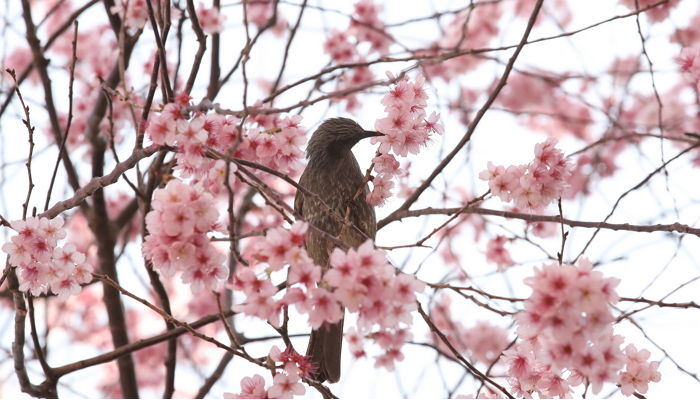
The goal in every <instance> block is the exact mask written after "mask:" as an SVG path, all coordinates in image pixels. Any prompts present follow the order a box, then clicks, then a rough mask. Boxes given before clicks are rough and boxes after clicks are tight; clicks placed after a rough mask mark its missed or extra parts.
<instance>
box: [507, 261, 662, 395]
mask: <svg viewBox="0 0 700 400" xmlns="http://www.w3.org/2000/svg"><path fill="white" fill-rule="evenodd" d="M618 283H619V280H618V279H615V278H606V277H604V276H603V274H602V273H601V272H600V271H594V270H592V266H591V264H590V263H589V262H588V261H586V260H581V261H579V263H578V265H577V266H574V265H561V266H560V265H556V264H550V265H545V266H543V267H542V268H541V269H540V268H538V269H536V270H535V274H534V276H532V277H530V278H527V279H525V284H526V285H528V286H530V287H531V288H532V290H533V293H532V294H531V295H530V297H529V298H528V299H527V300H526V301H525V309H524V310H523V311H522V312H520V313H518V314H517V315H516V316H515V320H516V324H517V333H518V336H519V337H520V339H522V340H521V341H520V342H519V343H518V344H517V345H516V346H515V347H514V348H513V349H510V350H508V351H506V352H504V355H503V360H504V361H505V363H506V365H507V367H508V373H509V376H510V378H509V383H510V384H511V385H512V387H513V388H514V390H515V392H516V394H518V395H528V396H529V395H530V394H532V393H534V392H537V393H538V394H539V395H540V397H567V396H568V395H569V394H570V391H571V386H577V385H580V384H581V383H583V382H584V381H587V382H588V383H589V384H590V385H591V389H592V391H593V393H594V394H596V393H598V392H599V391H600V390H601V388H602V386H603V384H604V383H606V382H612V383H619V384H621V385H627V386H626V388H625V394H629V393H630V389H629V388H631V387H633V388H634V389H637V390H639V391H640V393H645V392H646V385H647V384H648V382H649V381H658V380H659V379H660V375H659V374H658V372H657V371H656V367H657V366H658V363H647V362H646V359H647V358H648V357H649V353H648V352H640V353H639V354H637V353H636V351H635V348H634V346H628V348H627V349H628V351H627V352H626V353H627V354H623V352H622V350H621V349H620V346H621V344H622V342H623V341H624V338H623V337H622V336H619V335H615V334H614V333H613V323H614V321H615V318H614V316H613V315H612V312H611V304H614V303H615V302H617V299H618V297H617V294H616V292H615V287H616V286H617V284H618ZM625 364H626V365H627V372H621V373H620V371H621V370H622V367H623V366H624V365H625ZM564 371H569V375H568V376H567V377H566V379H565V378H564V377H563V376H562V374H563V373H564Z"/></svg>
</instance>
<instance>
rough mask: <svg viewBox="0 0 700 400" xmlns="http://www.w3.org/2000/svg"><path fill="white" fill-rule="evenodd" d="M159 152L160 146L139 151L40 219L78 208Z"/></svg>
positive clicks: (40, 215)
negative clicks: (145, 159) (143, 160)
mask: <svg viewBox="0 0 700 400" xmlns="http://www.w3.org/2000/svg"><path fill="white" fill-rule="evenodd" d="M157 150H158V146H150V147H147V148H145V149H141V150H137V151H135V152H133V153H132V154H131V156H129V158H127V159H126V160H124V161H122V162H120V163H119V164H117V165H115V166H114V169H113V170H112V172H110V173H109V174H107V175H104V176H99V177H95V178H92V179H91V180H90V181H89V182H88V183H87V184H85V185H84V186H83V187H81V188H80V189H79V190H78V191H76V192H75V194H74V195H73V197H71V198H69V199H66V200H63V201H59V202H58V203H56V204H54V205H53V207H51V208H49V209H48V210H46V211H44V212H43V213H41V214H39V215H38V216H39V217H47V218H49V219H51V218H55V217H56V216H58V215H59V214H61V213H62V212H64V211H67V210H70V209H71V208H74V207H76V206H77V205H79V204H80V203H82V202H83V201H85V199H86V198H88V197H90V196H91V195H92V194H93V193H95V191H97V190H99V189H101V188H104V187H107V186H109V185H111V184H113V183H115V182H116V181H118V180H119V177H120V176H121V175H122V174H123V173H124V172H126V171H128V170H130V169H131V168H133V167H134V166H135V165H136V164H137V163H138V162H139V161H141V160H142V159H143V158H146V157H149V156H150V155H152V154H153V153H155V152H156V151H157Z"/></svg>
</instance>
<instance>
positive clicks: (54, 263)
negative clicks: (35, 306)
mask: <svg viewBox="0 0 700 400" xmlns="http://www.w3.org/2000/svg"><path fill="white" fill-rule="evenodd" d="M10 226H11V227H12V229H14V230H15V231H16V232H17V234H16V235H13V236H12V237H10V241H9V242H7V243H5V244H4V245H3V246H2V251H4V252H5V253H7V254H8V255H9V256H10V264H11V265H13V266H15V267H17V279H18V281H19V290H21V291H24V292H29V293H31V294H32V295H33V296H39V295H41V294H46V293H48V292H49V291H50V292H52V293H53V294H55V295H57V296H58V297H59V298H60V299H61V300H65V299H67V298H68V296H71V295H75V294H78V293H80V285H81V284H86V283H88V282H90V281H91V280H92V267H91V266H90V265H89V264H88V263H86V262H85V254H83V253H81V252H79V251H77V250H76V249H75V246H74V245H73V244H72V243H67V244H65V245H64V246H59V245H58V241H59V240H61V239H64V238H65V237H66V230H65V229H64V228H63V218H61V217H56V218H53V219H48V218H46V217H41V218H39V217H30V218H27V219H25V220H17V221H13V222H12V223H11V225H10Z"/></svg>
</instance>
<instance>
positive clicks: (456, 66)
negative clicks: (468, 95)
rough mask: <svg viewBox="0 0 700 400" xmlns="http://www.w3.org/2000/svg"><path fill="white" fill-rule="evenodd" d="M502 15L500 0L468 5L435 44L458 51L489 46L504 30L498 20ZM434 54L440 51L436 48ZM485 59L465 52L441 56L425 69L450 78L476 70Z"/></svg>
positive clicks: (445, 78) (446, 78) (438, 46)
mask: <svg viewBox="0 0 700 400" xmlns="http://www.w3.org/2000/svg"><path fill="white" fill-rule="evenodd" d="M502 15H503V4H502V3H500V2H495V3H490V2H484V3H480V4H478V6H477V7H474V8H468V9H465V10H463V11H462V12H460V13H459V14H457V15H456V16H455V17H454V18H453V19H452V21H450V22H449V23H448V24H447V26H446V27H445V28H444V33H443V34H442V35H440V39H439V40H437V41H436V42H435V44H434V48H435V49H450V50H455V51H457V50H467V49H480V48H486V47H488V45H489V43H490V42H491V40H493V39H494V38H495V37H496V36H497V35H498V33H500V31H501V28H500V27H501V26H502V24H499V21H500V19H501V16H502ZM434 54H438V50H435V52H434ZM482 62H483V59H482V58H479V57H474V56H473V55H462V56H459V57H451V58H450V59H448V60H444V61H443V60H439V62H437V63H435V64H433V65H428V66H427V68H426V71H427V73H428V74H429V75H430V76H435V77H441V78H443V79H444V80H445V81H447V82H449V81H451V80H452V79H453V78H455V77H457V76H458V75H461V74H463V73H465V72H467V71H470V70H473V69H474V68H476V67H477V66H478V65H479V64H480V63H482Z"/></svg>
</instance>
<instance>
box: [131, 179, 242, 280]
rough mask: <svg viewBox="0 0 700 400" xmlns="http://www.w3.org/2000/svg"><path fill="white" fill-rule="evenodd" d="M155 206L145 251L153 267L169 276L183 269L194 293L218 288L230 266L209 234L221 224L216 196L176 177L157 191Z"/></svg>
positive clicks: (150, 214) (147, 224)
mask: <svg viewBox="0 0 700 400" xmlns="http://www.w3.org/2000/svg"><path fill="white" fill-rule="evenodd" d="M152 206H153V209H152V210H151V211H150V212H149V213H148V214H146V227H147V229H148V231H149V235H148V236H147V237H146V239H145V241H144V243H143V253H144V255H145V256H146V258H147V259H148V260H149V261H151V263H153V267H154V268H155V269H156V270H158V271H159V272H160V273H161V274H162V275H163V276H166V277H169V276H173V275H174V274H175V272H182V281H183V282H184V283H187V284H189V285H190V288H191V290H192V292H193V293H198V292H200V291H202V290H203V289H205V288H206V289H209V290H218V288H219V286H220V284H221V283H222V282H223V281H224V280H225V279H226V278H227V277H228V268H227V267H226V265H225V263H224V262H225V260H226V256H225V255H224V254H222V253H220V252H219V251H217V249H216V248H215V247H214V245H213V244H212V243H211V241H210V240H209V238H207V233H209V232H211V231H214V230H216V229H218V228H219V226H218V223H217V219H218V217H219V212H218V211H217V210H216V205H215V202H214V198H213V196H212V195H211V194H209V193H207V192H204V191H203V190H201V187H199V186H198V185H194V186H190V185H188V184H186V183H184V182H182V181H180V180H177V179H172V180H171V181H169V182H168V183H167V185H166V186H165V188H162V189H157V190H156V191H155V192H154V194H153V202H152Z"/></svg>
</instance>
